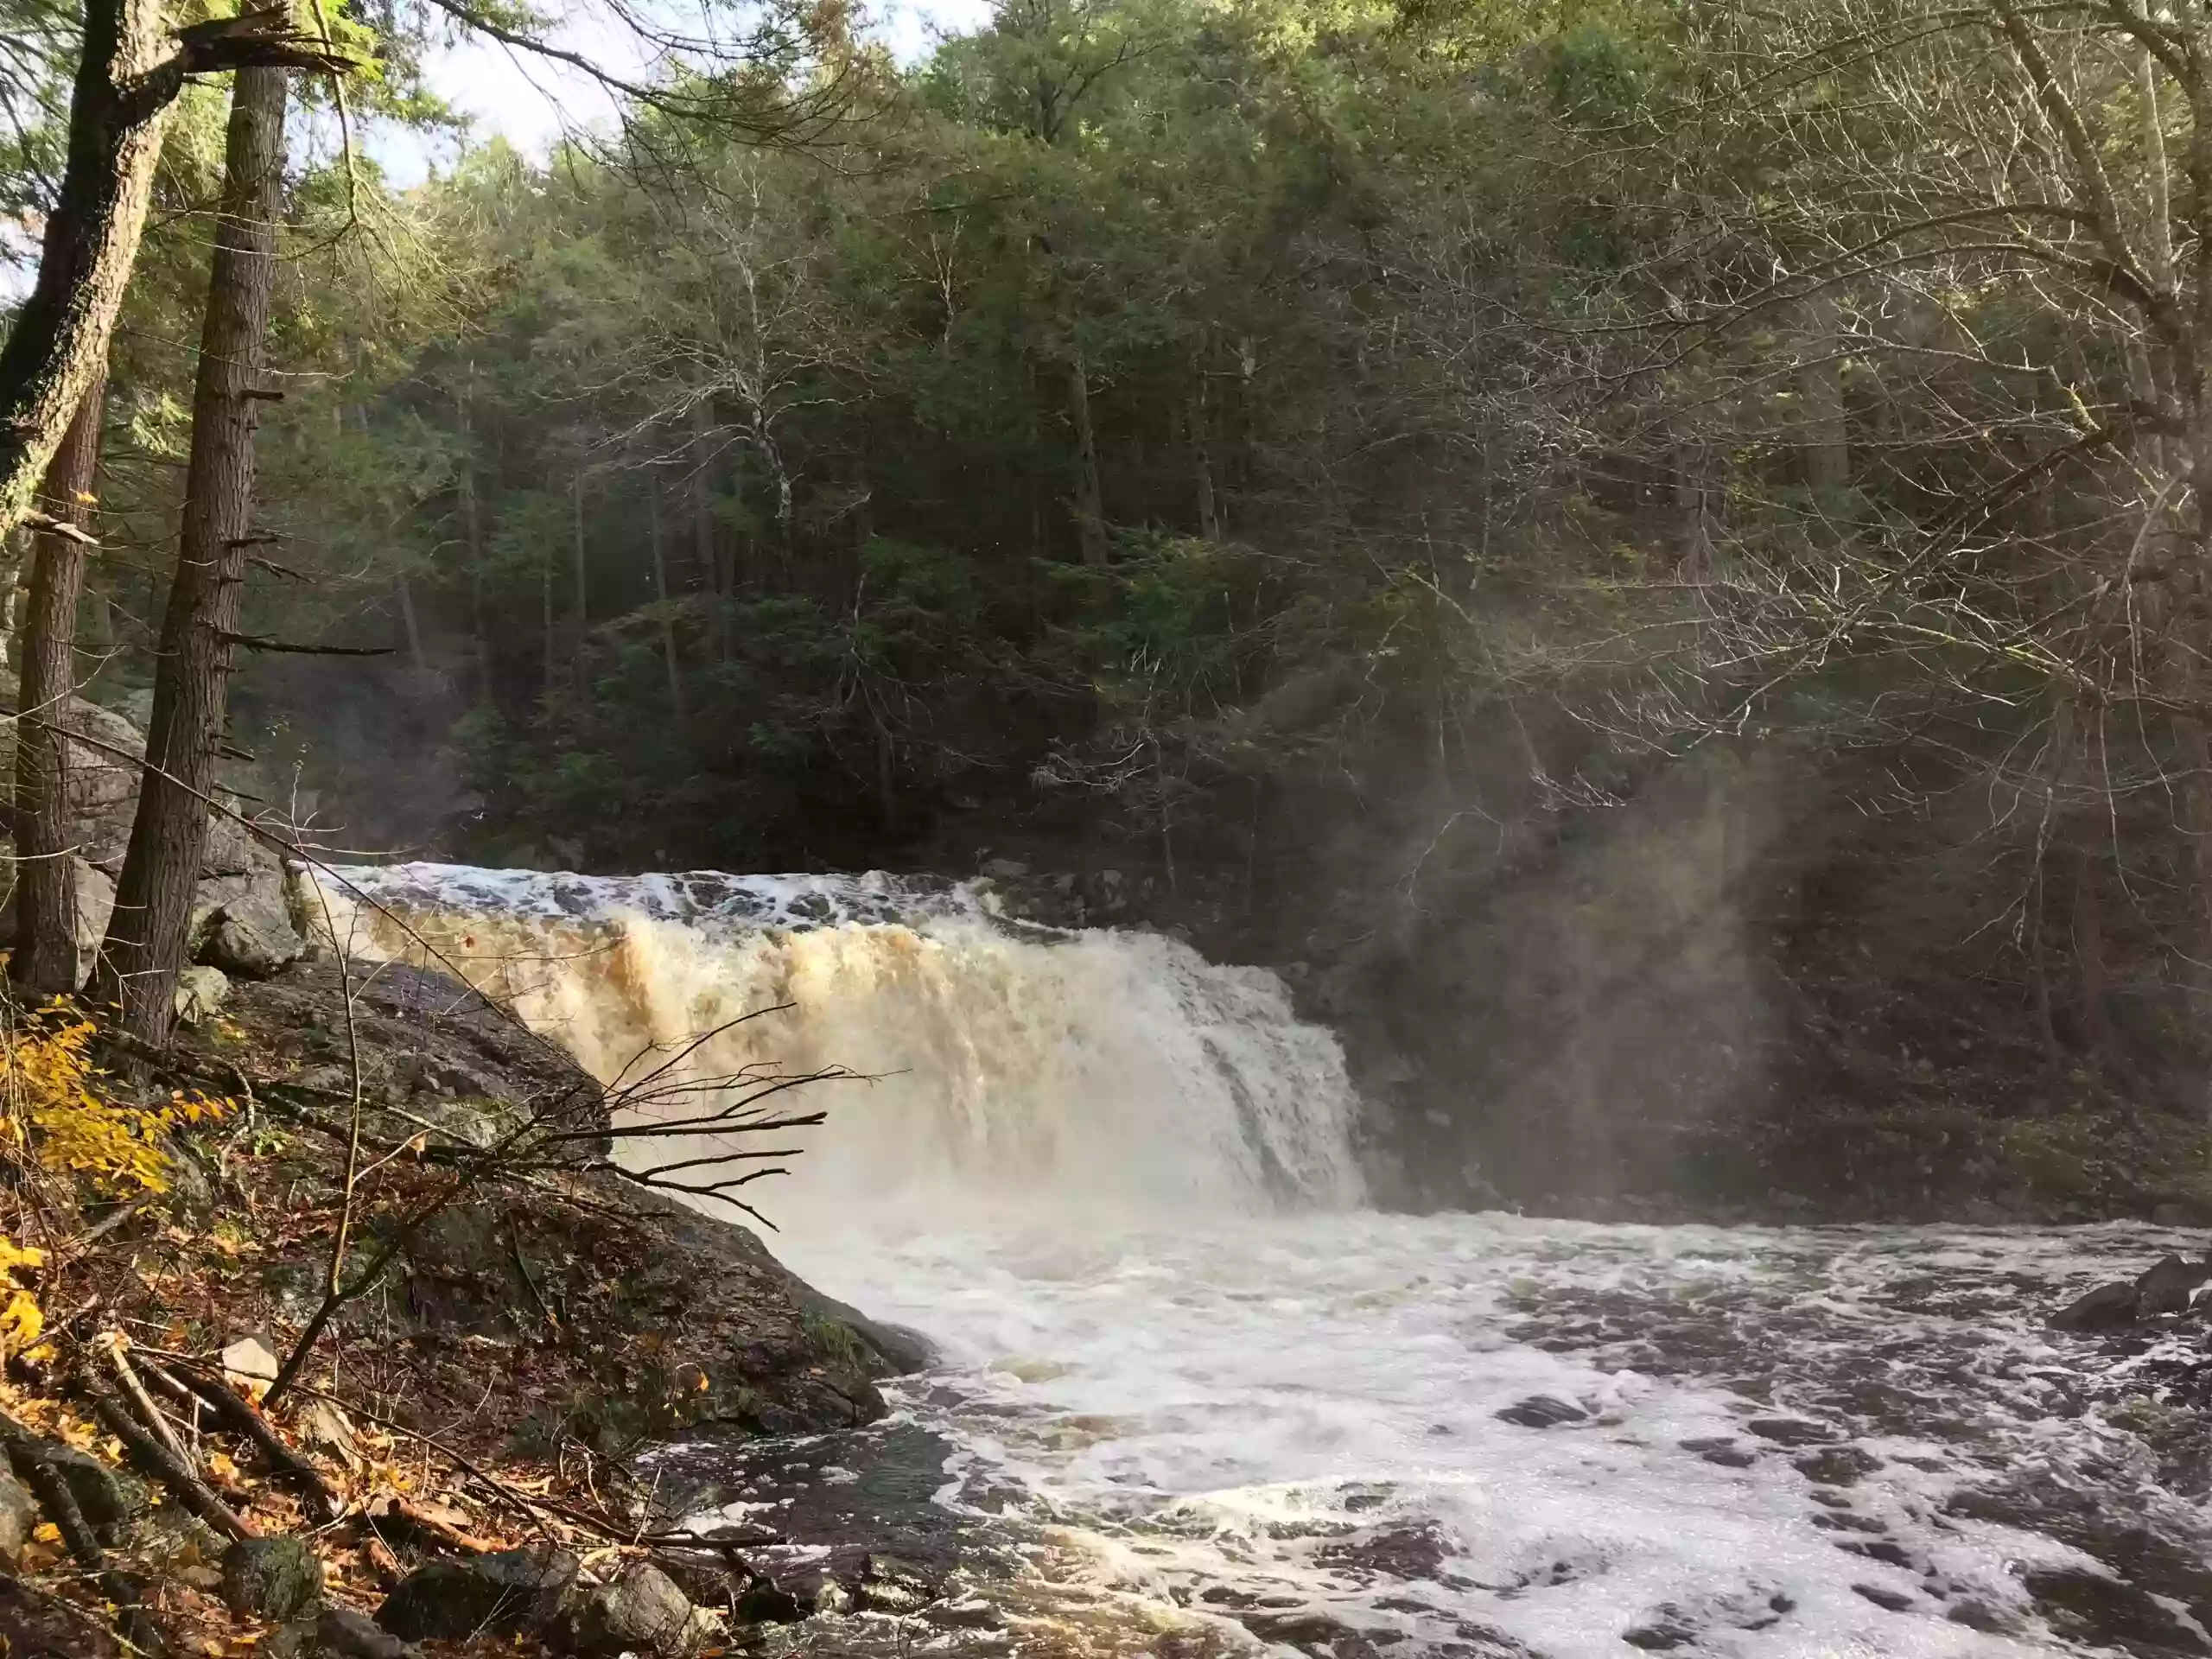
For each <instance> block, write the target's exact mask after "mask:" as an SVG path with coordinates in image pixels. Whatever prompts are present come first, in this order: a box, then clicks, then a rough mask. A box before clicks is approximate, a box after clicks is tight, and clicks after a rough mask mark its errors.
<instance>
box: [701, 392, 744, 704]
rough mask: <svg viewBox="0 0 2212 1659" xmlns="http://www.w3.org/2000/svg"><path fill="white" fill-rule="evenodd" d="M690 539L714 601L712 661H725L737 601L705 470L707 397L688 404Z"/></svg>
mask: <svg viewBox="0 0 2212 1659" xmlns="http://www.w3.org/2000/svg"><path fill="white" fill-rule="evenodd" d="M691 437H692V451H693V453H692V463H691V539H692V544H693V548H694V551H695V553H696V556H697V558H698V561H699V573H700V575H702V576H704V577H705V578H706V582H707V593H708V595H709V598H710V599H711V601H713V604H714V614H715V628H714V641H715V661H716V662H718V663H727V662H728V661H729V645H730V626H731V619H730V607H732V606H734V604H736V602H737V565H736V559H735V556H734V550H733V554H732V556H730V557H728V558H727V559H726V558H725V557H724V556H723V554H722V550H721V542H720V539H719V538H718V537H716V536H715V493H714V478H713V475H712V474H711V472H710V471H709V467H710V464H711V463H712V461H713V460H714V443H715V410H714V405H713V404H712V402H711V401H710V400H709V399H708V398H705V397H702V398H700V399H699V401H698V402H697V403H696V404H692V405H691Z"/></svg>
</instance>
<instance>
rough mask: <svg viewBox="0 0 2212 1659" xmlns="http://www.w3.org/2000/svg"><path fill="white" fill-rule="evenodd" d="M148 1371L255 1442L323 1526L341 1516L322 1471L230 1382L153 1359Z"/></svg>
mask: <svg viewBox="0 0 2212 1659" xmlns="http://www.w3.org/2000/svg"><path fill="white" fill-rule="evenodd" d="M146 1374H147V1375H148V1376H151V1377H153V1378H155V1379H156V1381H157V1382H159V1383H162V1384H163V1385H165V1386H166V1387H167V1388H168V1389H174V1390H175V1391H176V1392H177V1393H179V1394H182V1395H188V1397H190V1398H192V1399H194V1400H198V1401H200V1402H201V1403H203V1404H205V1405H206V1406H207V1408H208V1409H209V1410H211V1411H213V1413H214V1414H215V1420H216V1421H218V1422H219V1423H220V1424H222V1425H223V1426H224V1427H226V1428H229V1429H232V1430H233V1431H234V1432H236V1433H238V1434H240V1435H242V1436H244V1437H245V1439H246V1440H249V1441H251V1443H252V1445H253V1448H254V1450H255V1451H257V1452H260V1454H261V1456H262V1460H263V1461H264V1462H265V1463H267V1464H268V1465H269V1466H270V1469H271V1470H272V1471H274V1472H275V1473H276V1474H277V1476H278V1477H279V1478H282V1479H284V1480H287V1481H289V1482H290V1483H291V1484H292V1485H293V1487H294V1488H295V1489H296V1490H297V1491H298V1492H299V1493H300V1496H301V1497H302V1498H303V1499H305V1500H306V1502H307V1505H308V1513H309V1514H310V1515H312V1516H314V1517H315V1521H316V1522H317V1523H318V1524H319V1525H327V1524H329V1523H330V1522H333V1521H334V1520H336V1519H337V1518H338V1515H339V1511H340V1509H341V1508H342V1507H343V1506H342V1505H341V1504H340V1503H339V1501H338V1494H337V1493H336V1492H335V1491H333V1490H332V1489H331V1485H330V1483H329V1481H327V1479H325V1478H323V1473H322V1471H321V1470H320V1469H318V1468H316V1467H315V1465H313V1464H312V1463H309V1462H308V1460H307V1459H305V1458H304V1457H302V1456H301V1455H300V1454H299V1453H298V1452H295V1451H294V1450H293V1449H292V1448H291V1447H290V1446H287V1445H285V1444H284V1442H283V1440H280V1439H279V1438H278V1437H277V1430H276V1427H275V1426H274V1425H272V1424H271V1423H270V1421H269V1420H268V1419H267V1418H265V1417H264V1416H263V1415H262V1414H260V1413H259V1412H258V1411H257V1410H255V1409H254V1408H253V1407H252V1405H251V1403H249V1402H247V1401H245V1400H243V1399H241V1398H239V1397H238V1395H237V1394H236V1393H235V1392H234V1391H233V1390H232V1389H231V1388H230V1386H229V1385H228V1384H227V1383H223V1382H221V1381H219V1380H218V1379H217V1378H214V1377H211V1376H199V1375H197V1374H194V1373H191V1372H188V1373H187V1374H186V1376H185V1377H184V1378H183V1379H182V1380H180V1379H178V1378H176V1377H174V1376H170V1375H169V1374H168V1372H167V1371H165V1370H162V1368H161V1367H160V1366H158V1365H156V1364H153V1363H150V1362H149V1363H148V1365H147V1367H146Z"/></svg>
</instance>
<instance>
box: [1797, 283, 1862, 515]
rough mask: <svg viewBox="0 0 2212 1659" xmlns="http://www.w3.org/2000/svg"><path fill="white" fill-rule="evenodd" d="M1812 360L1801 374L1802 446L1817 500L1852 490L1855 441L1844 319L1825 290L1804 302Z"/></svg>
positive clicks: (1806, 347) (1807, 475) (1809, 482)
mask: <svg viewBox="0 0 2212 1659" xmlns="http://www.w3.org/2000/svg"><path fill="white" fill-rule="evenodd" d="M1804 327H1805V338H1804V340H1803V342H1802V346H1801V350H1802V353H1803V354H1804V356H1805V358H1806V359H1808V360H1807V361H1806V362H1805V363H1804V364H1803V365H1802V366H1801V367H1800V368H1799V369H1798V371H1797V399H1798V413H1799V416H1800V417H1801V419H1802V423H1803V425H1802V436H1801V439H1800V443H1801V447H1802V454H1803V456H1804V465H1805V483H1806V485H1807V486H1808V488H1810V489H1811V490H1812V491H1813V492H1814V493H1815V494H1827V493H1832V492H1834V491H1836V490H1842V489H1847V488H1849V487H1850V485H1851V435H1850V429H1849V426H1848V424H1847V421H1846V419H1845V415H1844V407H1843V362H1842V359H1841V358H1840V356H1839V355H1838V353H1840V351H1841V349H1842V346H1843V339H1842V327H1843V325H1842V319H1841V316H1840V314H1839V311H1838V308H1837V306H1836V300H1835V295H1834V291H1833V290H1831V289H1825V288H1824V289H1821V290H1819V291H1818V292H1817V293H1815V295H1814V296H1812V297H1811V298H1810V299H1808V300H1807V301H1806V302H1805V318H1804Z"/></svg>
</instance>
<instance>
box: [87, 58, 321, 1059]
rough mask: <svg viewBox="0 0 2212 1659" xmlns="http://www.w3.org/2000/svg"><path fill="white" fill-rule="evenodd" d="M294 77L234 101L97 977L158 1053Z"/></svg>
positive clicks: (233, 554)
mask: <svg viewBox="0 0 2212 1659" xmlns="http://www.w3.org/2000/svg"><path fill="white" fill-rule="evenodd" d="M288 81H289V77H288V75H287V73H286V72H285V71H283V70H282V69H266V68H257V69H241V70H239V71H238V78H237V81H236V84H235V85H234V86H233V87H232V92H231V118H230V126H229V129H228V130H227V132H226V137H225V149H224V176H223V208H222V219H221V221H220V223H219V226H218V228H217V231H216V233H215V258H214V264H213V270H211V272H210V274H209V277H208V283H207V321H206V322H205V323H204V325H203V326H202V327H201V330H200V368H199V375H198V378H197V381H196V384H195V385H194V393H193V403H192V459H191V464H190V466H189V467H188V470H187V473H186V475H185V498H184V516H183V519H182V524H181V531H180V533H179V536H178V543H177V563H176V576H175V580H174V581H173V582H171V583H170V584H169V600H168V609H167V611H166V612H165V613H164V614H163V616H162V639H161V651H160V659H159V666H158V668H157V671H156V677H155V681H154V712H153V717H152V719H151V721H149V727H148V730H147V734H146V758H147V760H148V762H149V765H148V768H147V771H146V773H145V776H144V778H143V780H142V782H141V785H140V788H139V793H138V811H137V817H134V818H133V819H132V821H131V824H130V851H129V852H128V853H126V854H125V855H124V863H123V875H122V879H121V880H118V882H117V884H116V897H115V916H114V919H113V920H112V921H111V923H110V924H109V926H108V936H107V944H106V946H105V951H104V959H103V961H102V963H101V964H100V968H99V981H98V982H99V985H100V987H101V988H102V990H103V992H104V993H105V995H108V996H110V997H112V998H113V999H114V1000H115V1001H118V1002H119V1003H120V1004H121V1005H122V1008H123V1023H124V1028H125V1029H126V1030H128V1031H129V1032H130V1033H131V1034H132V1035H134V1036H137V1037H139V1038H142V1039H145V1040H146V1041H148V1042H151V1043H163V1042H166V1041H167V1040H168V1033H169V1026H170V1022H171V1020H173V1019H174V1017H175V995H176V976H177V969H179V968H180V967H181V966H182V965H183V961H184V953H185V945H186V942H187V935H188V932H189V931H190V929H191V925H192V899H193V893H194V889H195V888H196V887H198V886H199V880H200V864H201V861H202V859H203V857H204V855H205V854H206V851H207V825H208V810H209V809H208V805H207V796H208V795H209V793H210V792H211V791H212V790H213V786H214V783H215V753H216V749H217V747H218V746H219V744H220V743H221V741H222V738H223V723H224V706H225V703H226V700H227V696H228V693H229V689H230V674H231V664H232V658H233V657H234V655H235V654H236V652H237V649H238V637H237V634H238V606H239V601H240V599H241V597H242V595H243V590H244V588H245V557H246V531H247V527H248V524H249V522H250V520H251V516H252V512H253V464H254V454H253V429H254V426H255V424H256V423H257V419H258V410H259V409H260V404H258V402H257V400H256V394H257V393H258V391H260V389H261V379H262V368H263V363H264V358H265V355H266V353H267V347H268V333H269V304H270V294H271V291H272V289H274V287H275V284H276V276H277V213H278V210H279V208H280V207H281V206H282V203H283V182H284V180H283V164H284V103H285V99H286V95H287V92H288V90H289V88H288Z"/></svg>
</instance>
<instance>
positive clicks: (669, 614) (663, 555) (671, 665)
mask: <svg viewBox="0 0 2212 1659" xmlns="http://www.w3.org/2000/svg"><path fill="white" fill-rule="evenodd" d="M645 510H646V517H647V518H648V519H649V520H650V527H651V531H652V548H653V593H654V595H655V596H656V597H657V598H658V600H659V601H660V652H661V658H662V660H663V661H664V662H665V663H666V664H667V665H668V707H669V711H670V712H671V714H673V715H675V716H676V725H677V730H678V731H679V732H681V731H682V729H683V663H682V662H681V661H680V660H679V659H678V658H677V655H676V607H675V605H674V603H673V602H672V600H671V595H670V594H669V591H668V550H667V549H666V548H665V547H664V546H663V545H662V541H663V538H662V536H661V533H660V486H658V485H657V484H648V485H647V486H645Z"/></svg>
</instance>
